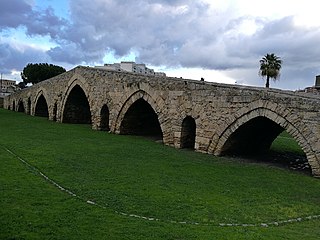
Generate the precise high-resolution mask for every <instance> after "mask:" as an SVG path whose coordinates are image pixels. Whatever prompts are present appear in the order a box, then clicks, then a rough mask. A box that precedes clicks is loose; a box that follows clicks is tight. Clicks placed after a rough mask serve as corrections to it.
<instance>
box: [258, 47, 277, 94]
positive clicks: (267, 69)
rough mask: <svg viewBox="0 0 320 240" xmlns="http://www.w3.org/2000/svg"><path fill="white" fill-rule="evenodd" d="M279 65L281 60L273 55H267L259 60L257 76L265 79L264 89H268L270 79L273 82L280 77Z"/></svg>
mask: <svg viewBox="0 0 320 240" xmlns="http://www.w3.org/2000/svg"><path fill="white" fill-rule="evenodd" d="M281 64H282V60H281V59H280V57H277V56H276V55H275V54H274V53H271V54H267V55H265V56H264V57H263V58H262V59H261V60H260V70H259V75H260V76H262V77H267V81H266V88H269V85H270V83H269V80H270V78H271V79H273V80H274V81H275V80H277V79H278V78H279V77H280V69H281Z"/></svg>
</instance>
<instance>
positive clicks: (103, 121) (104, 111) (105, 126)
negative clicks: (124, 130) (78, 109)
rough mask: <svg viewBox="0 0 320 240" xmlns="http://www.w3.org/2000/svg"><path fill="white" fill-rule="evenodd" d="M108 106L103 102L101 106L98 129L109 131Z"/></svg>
mask: <svg viewBox="0 0 320 240" xmlns="http://www.w3.org/2000/svg"><path fill="white" fill-rule="evenodd" d="M109 114H110V113H109V108H108V106H107V105H106V104H105V105H103V107H102V108H101V111H100V130H101V131H109V130H110V127H109Z"/></svg>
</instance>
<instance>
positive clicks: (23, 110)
mask: <svg viewBox="0 0 320 240" xmlns="http://www.w3.org/2000/svg"><path fill="white" fill-rule="evenodd" d="M18 112H23V113H24V112H25V109H24V105H23V102H22V101H19V104H18Z"/></svg>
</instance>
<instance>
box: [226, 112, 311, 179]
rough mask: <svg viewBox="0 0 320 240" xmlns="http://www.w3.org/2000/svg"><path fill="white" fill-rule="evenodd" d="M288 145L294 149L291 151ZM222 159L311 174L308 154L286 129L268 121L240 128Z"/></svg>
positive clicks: (257, 118)
mask: <svg viewBox="0 0 320 240" xmlns="http://www.w3.org/2000/svg"><path fill="white" fill-rule="evenodd" d="M288 144H290V145H292V144H294V145H295V146H294V147H293V148H294V149H292V148H290V147H289V148H288ZM221 155H228V156H236V157H244V158H247V159H250V160H254V161H259V162H269V163H272V164H276V165H281V166H284V167H286V168H290V169H293V170H302V171H304V172H306V173H308V174H311V167H310V165H309V164H308V161H307V157H306V154H305V153H304V152H303V150H302V149H301V147H300V146H299V145H298V143H297V142H296V141H295V140H294V139H293V138H292V137H291V136H290V135H289V134H288V133H287V132H286V131H285V129H284V128H283V127H281V126H280V125H278V124H277V123H275V122H274V121H272V120H270V119H269V118H266V117H261V116H259V117H256V118H253V119H251V120H249V121H248V122H246V123H244V124H243V125H241V126H240V127H239V128H238V129H237V130H236V131H235V132H234V133H232V134H231V135H230V137H229V138H228V139H227V141H226V142H225V144H224V146H223V147H222V151H221Z"/></svg>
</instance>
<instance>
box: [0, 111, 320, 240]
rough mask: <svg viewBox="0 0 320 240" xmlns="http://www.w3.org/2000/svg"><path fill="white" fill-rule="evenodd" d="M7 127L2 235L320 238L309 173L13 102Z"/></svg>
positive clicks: (316, 188) (0, 146)
mask: <svg viewBox="0 0 320 240" xmlns="http://www.w3.org/2000/svg"><path fill="white" fill-rule="evenodd" d="M0 132H1V140H0V152H1V154H0V156H1V159H0V170H1V174H0V188H1V195H0V239H319V236H320V218H312V219H311V220H308V217H309V216H317V215H319V214H320V181H319V179H315V178H312V177H310V176H307V175H304V174H301V173H297V172H292V171H289V170H287V169H283V168H278V167H274V166H270V165H266V164H258V163H245V162H242V161H237V160H234V159H228V158H216V157H214V156H211V155H206V154H200V153H195V152H191V151H183V150H177V149H173V148H170V147H167V146H163V145H161V144H158V143H154V142H152V141H148V140H145V139H143V138H140V137H133V136H119V135H113V134H108V133H106V132H99V131H92V130H91V129H90V126H87V125H71V124H59V123H55V122H51V121H47V120H45V119H42V118H37V117H31V116H27V115H24V114H22V113H14V112H10V111H7V110H3V109H0ZM282 140H283V139H282ZM22 160H23V161H26V162H27V163H28V164H30V165H31V167H30V166H29V165H28V164H25V163H23V162H22ZM40 172H41V173H42V174H44V175H46V176H47V177H49V178H50V179H51V180H52V181H54V183H56V184H59V186H60V187H63V188H64V189H68V190H69V191H71V192H72V193H73V194H75V195H76V196H72V195H70V194H69V193H68V192H66V191H62V190H61V189H59V188H58V187H57V186H55V185H54V184H53V183H52V182H50V181H48V180H46V179H45V178H44V177H43V176H41V175H40ZM92 203H95V205H94V204H92ZM290 219H294V220H292V221H294V222H293V223H285V222H286V221H288V220H290ZM290 221H291V220H290ZM276 222H277V223H279V226H276ZM268 223H270V224H269V225H268V227H265V225H263V226H261V224H268ZM225 224H228V225H231V224H233V226H226V225H225ZM244 224H249V225H252V226H245V225H244ZM221 225H224V226H221ZM237 225H239V226H237Z"/></svg>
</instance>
